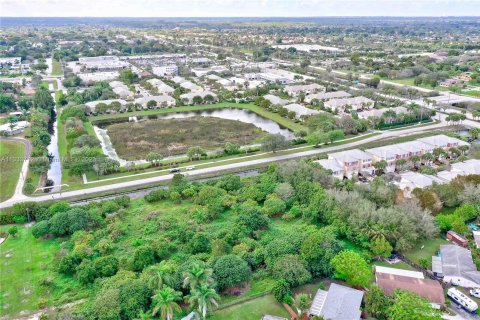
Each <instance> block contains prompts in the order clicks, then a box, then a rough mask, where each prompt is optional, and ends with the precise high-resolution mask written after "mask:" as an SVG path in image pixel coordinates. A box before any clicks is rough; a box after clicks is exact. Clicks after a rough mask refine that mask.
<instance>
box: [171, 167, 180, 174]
mask: <svg viewBox="0 0 480 320" xmlns="http://www.w3.org/2000/svg"><path fill="white" fill-rule="evenodd" d="M177 172H180V168H173V169H171V170H170V173H177Z"/></svg>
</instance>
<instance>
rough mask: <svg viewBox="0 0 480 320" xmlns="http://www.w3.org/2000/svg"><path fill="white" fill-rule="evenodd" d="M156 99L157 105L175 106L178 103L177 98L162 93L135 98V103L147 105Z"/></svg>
mask: <svg viewBox="0 0 480 320" xmlns="http://www.w3.org/2000/svg"><path fill="white" fill-rule="evenodd" d="M152 100H153V101H156V102H157V107H163V108H165V107H174V106H175V105H176V100H175V99H174V98H172V97H170V96H167V95H160V96H147V97H141V98H137V99H135V103H138V104H140V105H142V106H143V107H146V106H147V104H148V102H149V101H152Z"/></svg>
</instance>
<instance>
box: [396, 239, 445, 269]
mask: <svg viewBox="0 0 480 320" xmlns="http://www.w3.org/2000/svg"><path fill="white" fill-rule="evenodd" d="M442 244H448V241H447V240H445V239H444V238H443V237H440V238H434V239H430V240H425V241H423V242H421V243H419V244H417V245H416V246H415V248H414V249H413V250H410V251H408V252H405V253H404V255H405V257H406V258H408V259H410V260H411V261H413V262H415V263H417V264H419V261H420V259H422V258H423V259H426V260H427V261H428V266H429V267H428V268H431V267H432V256H434V255H436V254H437V251H438V250H440V245H442Z"/></svg>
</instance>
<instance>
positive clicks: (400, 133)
mask: <svg viewBox="0 0 480 320" xmlns="http://www.w3.org/2000/svg"><path fill="white" fill-rule="evenodd" d="M446 126H447V124H446V123H444V122H442V123H438V124H432V125H429V126H417V127H411V128H408V129H404V130H396V131H386V132H382V133H381V134H379V135H376V136H372V137H369V138H366V139H363V140H360V141H355V142H351V143H346V144H342V145H338V146H333V147H328V148H322V149H315V150H308V151H301V152H296V153H292V154H286V155H275V154H274V153H272V156H271V157H266V158H262V159H255V160H249V161H244V162H237V163H231V164H225V165H220V166H216V167H210V168H202V169H197V170H192V171H189V172H188V175H189V176H196V175H204V174H209V173H219V172H222V171H225V170H232V169H242V168H245V167H248V166H255V165H261V164H268V163H273V162H278V161H285V160H291V159H297V158H301V157H309V156H314V155H318V154H323V153H327V152H333V151H339V150H344V149H349V148H355V147H358V146H360V145H362V144H365V143H368V142H373V141H379V140H383V139H387V138H394V137H402V136H408V135H412V134H417V133H420V132H424V131H430V130H432V129H439V128H443V127H446ZM172 177H173V175H172V174H168V175H163V176H156V177H151V178H145V179H139V180H133V181H127V182H120V183H115V184H110V185H106V186H98V187H93V188H88V189H83V190H74V191H66V192H62V193H58V194H48V195H43V196H38V197H27V196H22V197H18V198H12V199H9V200H7V201H4V202H2V203H0V208H6V207H10V206H12V205H14V204H15V203H18V202H23V201H36V202H41V201H49V200H58V199H68V198H72V197H77V196H86V195H91V194H95V193H100V192H106V191H112V190H118V189H123V188H131V187H135V186H141V185H145V184H150V183H159V182H163V181H169V180H171V179H172Z"/></svg>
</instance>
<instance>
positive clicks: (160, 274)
mask: <svg viewBox="0 0 480 320" xmlns="http://www.w3.org/2000/svg"><path fill="white" fill-rule="evenodd" d="M147 274H148V276H149V280H148V283H149V285H150V287H151V288H152V289H157V290H160V289H162V288H163V286H171V285H173V276H172V274H173V269H172V266H171V265H169V264H168V263H167V262H166V261H165V260H164V261H162V262H160V263H159V264H157V265H153V266H151V267H149V268H148V270H147Z"/></svg>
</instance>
